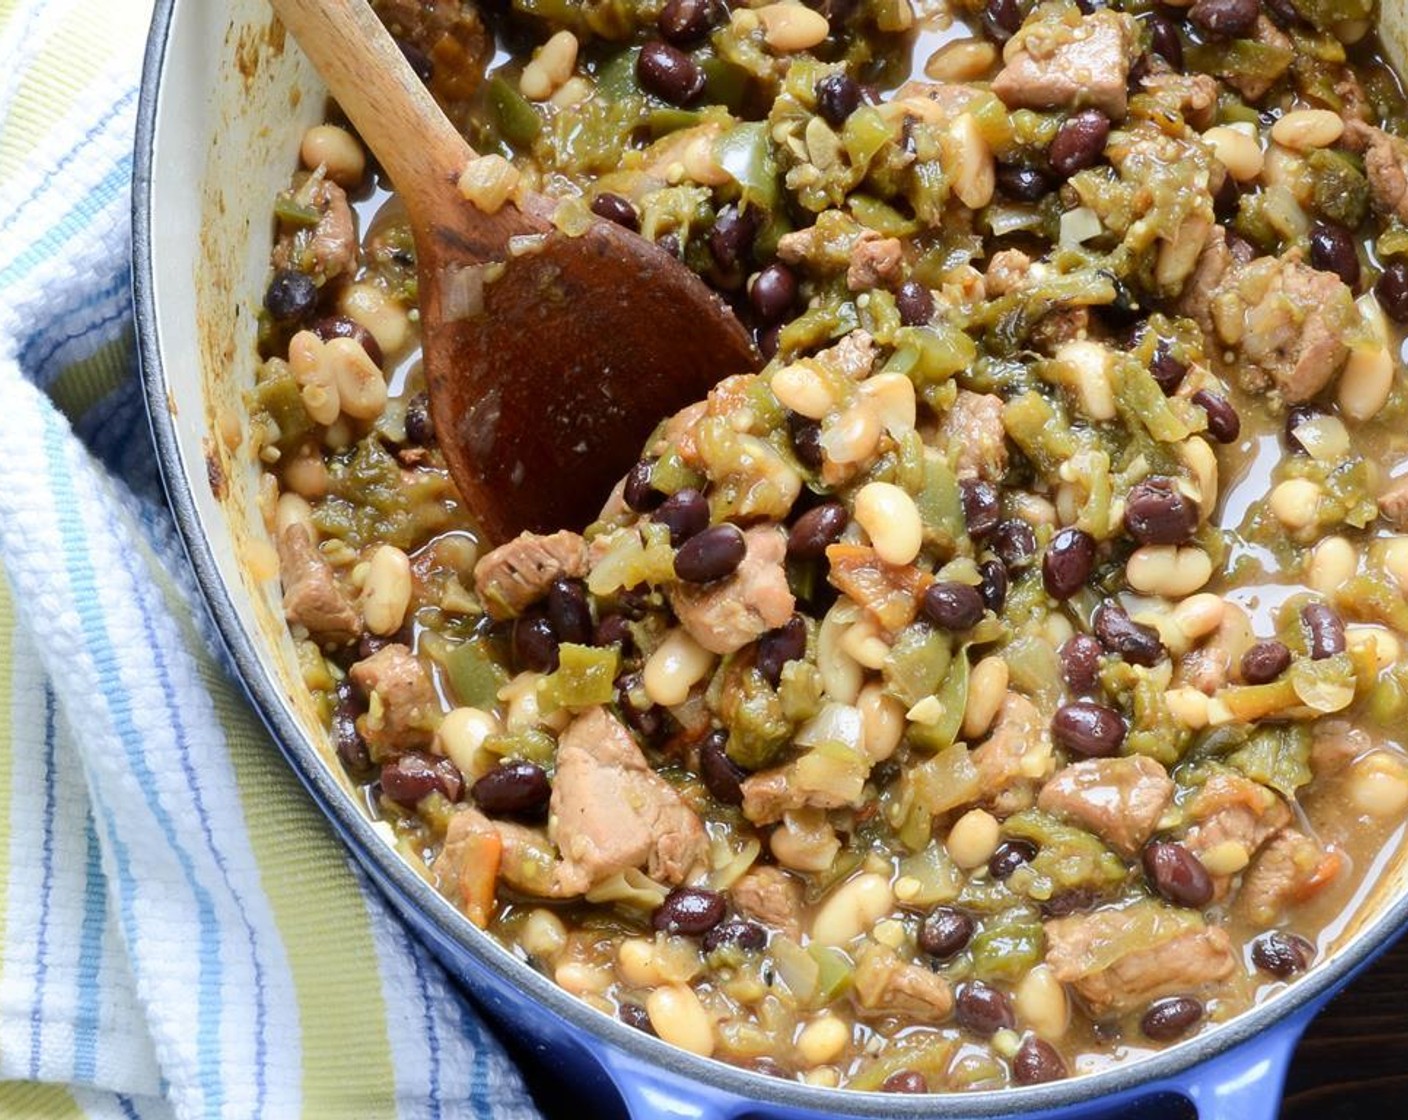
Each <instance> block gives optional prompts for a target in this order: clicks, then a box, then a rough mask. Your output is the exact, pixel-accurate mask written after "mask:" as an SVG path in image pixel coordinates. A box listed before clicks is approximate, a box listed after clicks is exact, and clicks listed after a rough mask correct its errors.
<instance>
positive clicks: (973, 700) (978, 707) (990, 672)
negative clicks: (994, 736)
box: [963, 654, 1009, 741]
mask: <svg viewBox="0 0 1408 1120" xmlns="http://www.w3.org/2000/svg"><path fill="white" fill-rule="evenodd" d="M1008 677H1009V672H1008V668H1007V662H1006V661H1004V660H1003V659H1002V658H1001V657H999V656H998V655H996V654H994V655H992V656H991V657H985V658H983V659H982V660H981V661H979V662H978V663H977V664H976V665H974V666H973V671H972V673H970V674H969V676H968V702H967V704H966V705H965V706H964V708H963V737H964V738H965V739H968V740H970V741H971V740H974V739H977V738H979V737H980V736H982V735H983V734H985V733H986V731H987V729H988V728H989V727H991V726H992V721H993V720H994V719H996V718H997V710H998V709H999V708H1001V707H1002V701H1003V700H1004V699H1006V697H1007V681H1008Z"/></svg>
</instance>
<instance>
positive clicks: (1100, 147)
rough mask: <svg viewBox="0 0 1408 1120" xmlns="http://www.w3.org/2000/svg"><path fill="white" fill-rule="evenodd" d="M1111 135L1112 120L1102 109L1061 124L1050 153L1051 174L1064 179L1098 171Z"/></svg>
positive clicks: (1073, 115) (1048, 155)
mask: <svg viewBox="0 0 1408 1120" xmlns="http://www.w3.org/2000/svg"><path fill="white" fill-rule="evenodd" d="M1109 135H1110V118H1109V117H1107V116H1105V114H1104V113H1102V112H1100V110H1099V109H1082V110H1081V111H1080V112H1079V113H1073V114H1071V115H1070V116H1069V117H1067V118H1066V119H1065V120H1064V121H1062V122H1061V127H1060V128H1058V129H1057V130H1056V136H1055V138H1054V139H1053V140H1052V141H1051V147H1050V148H1048V149H1047V152H1046V158H1047V159H1048V160H1049V161H1050V163H1051V170H1053V171H1054V172H1056V174H1057V175H1060V176H1061V178H1063V179H1069V178H1070V177H1071V176H1072V175H1074V174H1075V173H1076V172H1077V171H1082V170H1084V169H1085V168H1087V167H1094V166H1095V165H1096V164H1097V163H1099V162H1100V157H1101V156H1102V155H1104V153H1105V140H1106V139H1107V138H1108V137H1109Z"/></svg>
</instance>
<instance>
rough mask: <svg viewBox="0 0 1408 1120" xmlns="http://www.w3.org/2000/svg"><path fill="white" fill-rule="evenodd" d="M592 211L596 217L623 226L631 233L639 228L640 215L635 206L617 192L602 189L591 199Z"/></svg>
mask: <svg viewBox="0 0 1408 1120" xmlns="http://www.w3.org/2000/svg"><path fill="white" fill-rule="evenodd" d="M592 213H593V214H595V215H596V216H597V217H598V218H604V219H605V220H606V221H608V222H615V223H616V224H617V225H618V226H624V227H625V228H626V229H628V230H630V231H631V232H632V233H634V232H636V231H637V230H638V229H640V215H639V214H637V213H636V208H635V207H634V206H633V205H631V200H630V199H628V198H623V197H622V196H621V195H619V194H612V193H611V192H610V191H602V192H601V193H600V194H599V195H597V196H596V197H595V198H594V199H592Z"/></svg>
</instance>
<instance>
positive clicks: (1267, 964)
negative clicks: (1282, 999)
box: [1252, 929, 1315, 980]
mask: <svg viewBox="0 0 1408 1120" xmlns="http://www.w3.org/2000/svg"><path fill="white" fill-rule="evenodd" d="M1314 959H1315V946H1314V945H1312V944H1311V943H1310V942H1309V941H1307V940H1306V939H1305V938H1304V937H1301V936H1300V934H1297V933H1285V932H1283V931H1281V930H1279V929H1273V930H1272V931H1271V932H1269V933H1263V934H1262V935H1261V936H1260V937H1258V938H1257V939H1256V940H1255V941H1253V942H1252V964H1254V965H1256V966H1257V968H1259V969H1261V970H1262V971H1263V972H1269V973H1271V975H1272V976H1275V977H1277V978H1278V979H1280V980H1289V979H1290V978H1291V977H1292V976H1295V975H1297V974H1299V973H1302V972H1304V971H1305V970H1306V969H1307V968H1309V967H1310V962H1311V961H1313V960H1314Z"/></svg>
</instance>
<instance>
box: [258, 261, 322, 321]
mask: <svg viewBox="0 0 1408 1120" xmlns="http://www.w3.org/2000/svg"><path fill="white" fill-rule="evenodd" d="M317 306H318V285H317V284H316V283H315V282H314V280H313V278H312V277H311V276H309V275H308V274H307V273H306V272H299V271H298V270H297V269H292V268H281V269H279V270H278V271H277V272H275V273H274V276H273V279H271V280H270V281H269V287H268V288H267V289H266V290H265V292H264V309H265V310H266V311H268V312H269V314H270V315H272V316H273V317H274V319H276V320H277V321H278V322H280V323H300V322H302V321H303V320H304V319H306V318H308V316H309V315H311V314H313V309H314V308H316V307H317Z"/></svg>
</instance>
